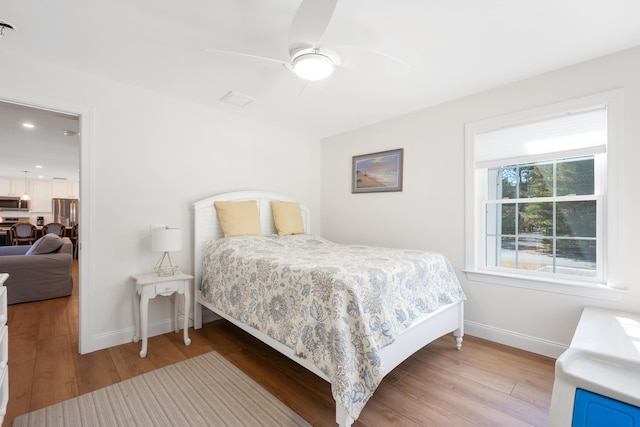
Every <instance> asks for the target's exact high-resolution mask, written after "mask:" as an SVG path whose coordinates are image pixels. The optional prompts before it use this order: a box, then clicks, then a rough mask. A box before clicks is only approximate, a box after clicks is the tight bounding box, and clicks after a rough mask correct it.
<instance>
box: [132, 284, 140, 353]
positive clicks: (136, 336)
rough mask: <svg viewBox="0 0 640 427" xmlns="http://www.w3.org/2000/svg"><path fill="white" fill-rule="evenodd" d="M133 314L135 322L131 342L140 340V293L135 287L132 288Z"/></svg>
mask: <svg viewBox="0 0 640 427" xmlns="http://www.w3.org/2000/svg"><path fill="white" fill-rule="evenodd" d="M133 314H134V317H135V322H136V323H135V329H134V331H133V342H138V341H139V340H140V294H139V293H138V289H137V288H135V289H134V290H133Z"/></svg>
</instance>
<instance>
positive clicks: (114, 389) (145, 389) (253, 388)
mask: <svg viewBox="0 0 640 427" xmlns="http://www.w3.org/2000/svg"><path fill="white" fill-rule="evenodd" d="M13 426H14V427H22V426H38V427H42V426H230V427H235V426H309V424H308V423H307V422H306V421H305V420H303V419H302V418H301V417H300V416H299V415H298V414H296V413H295V412H293V411H292V410H291V409H289V408H288V407H287V406H286V405H284V404H283V403H282V402H280V401H279V400H278V399H276V398H275V397H274V396H273V395H271V394H270V393H268V392H267V391H266V390H265V389H263V388H262V387H261V386H260V385H259V384H257V383H256V382H255V381H253V380H252V379H251V378H249V377H248V376H247V375H246V374H244V373H243V372H242V371H240V370H239V369H238V368H236V367H235V366H233V364H231V362H229V361H228V360H226V359H225V358H224V357H222V356H221V355H220V354H218V353H216V352H215V351H213V352H210V353H207V354H203V355H201V356H197V357H195V358H192V359H188V360H185V361H182V362H179V363H176V364H174V365H170V366H166V367H164V368H160V369H157V370H155V371H152V372H148V373H146V374H143V375H140V376H138V377H134V378H131V379H129V380H126V381H122V382H120V383H117V384H113V385H111V386H109V387H105V388H103V389H100V390H96V391H94V392H91V393H87V394H85V395H82V396H79V397H76V398H74V399H70V400H67V401H64V402H61V403H58V404H55V405H52V406H48V407H46V408H43V409H39V410H37V411H34V412H30V413H28V414H25V415H21V416H19V417H16V418H15V419H14V421H13Z"/></svg>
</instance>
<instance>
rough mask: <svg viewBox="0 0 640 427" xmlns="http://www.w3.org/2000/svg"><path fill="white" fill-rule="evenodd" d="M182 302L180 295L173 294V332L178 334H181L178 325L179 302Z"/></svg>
mask: <svg viewBox="0 0 640 427" xmlns="http://www.w3.org/2000/svg"><path fill="white" fill-rule="evenodd" d="M179 301H180V294H178V293H175V294H173V330H174V332H175V333H176V334H177V333H178V332H180V326H179V325H178V314H179V313H178V311H179V310H178V302H179Z"/></svg>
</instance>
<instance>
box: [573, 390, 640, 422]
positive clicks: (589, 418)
mask: <svg viewBox="0 0 640 427" xmlns="http://www.w3.org/2000/svg"><path fill="white" fill-rule="evenodd" d="M571 427H640V408H639V407H637V406H633V405H629V404H628V403H624V402H620V401H619V400H615V399H611V398H609V397H606V396H602V395H599V394H596V393H592V392H590V391H587V390H583V389H580V388H579V389H576V397H575V401H574V405H573V422H572V423H571Z"/></svg>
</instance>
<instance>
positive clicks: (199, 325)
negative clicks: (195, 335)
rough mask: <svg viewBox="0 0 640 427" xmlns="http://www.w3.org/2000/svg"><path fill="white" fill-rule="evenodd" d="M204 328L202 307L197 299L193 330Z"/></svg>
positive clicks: (194, 309) (194, 307)
mask: <svg viewBox="0 0 640 427" xmlns="http://www.w3.org/2000/svg"><path fill="white" fill-rule="evenodd" d="M200 328H202V306H201V305H200V304H198V301H197V298H196V301H195V304H194V305H193V329H200Z"/></svg>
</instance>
